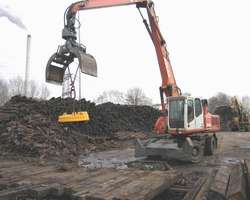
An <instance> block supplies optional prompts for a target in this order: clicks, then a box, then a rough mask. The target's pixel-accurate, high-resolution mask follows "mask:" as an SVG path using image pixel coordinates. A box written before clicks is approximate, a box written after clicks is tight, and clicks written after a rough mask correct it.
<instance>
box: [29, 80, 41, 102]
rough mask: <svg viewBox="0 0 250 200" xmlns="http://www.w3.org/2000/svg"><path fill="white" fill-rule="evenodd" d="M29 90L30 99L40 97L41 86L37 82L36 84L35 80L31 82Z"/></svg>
mask: <svg viewBox="0 0 250 200" xmlns="http://www.w3.org/2000/svg"><path fill="white" fill-rule="evenodd" d="M28 88H29V90H28V96H29V97H32V98H34V97H36V96H38V95H39V86H38V84H37V82H35V81H34V80H31V81H29V83H28Z"/></svg>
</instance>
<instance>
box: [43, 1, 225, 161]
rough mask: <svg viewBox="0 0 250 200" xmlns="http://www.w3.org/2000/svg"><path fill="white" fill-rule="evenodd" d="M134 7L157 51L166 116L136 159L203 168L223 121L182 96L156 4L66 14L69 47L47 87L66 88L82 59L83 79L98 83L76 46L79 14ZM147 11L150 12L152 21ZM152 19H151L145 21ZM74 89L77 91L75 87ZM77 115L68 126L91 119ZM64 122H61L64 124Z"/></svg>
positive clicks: (51, 66) (82, 4)
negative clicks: (65, 80)
mask: <svg viewBox="0 0 250 200" xmlns="http://www.w3.org/2000/svg"><path fill="white" fill-rule="evenodd" d="M129 5H135V6H136V8H137V9H138V11H139V14H140V16H141V17H142V19H143V23H144V25H145V27H146V30H147V32H148V34H149V36H150V39H151V40H152V42H153V45H154V47H155V51H156V56H157V60H158V64H159V68H160V74H161V79H162V84H161V86H160V87H159V91H160V100H161V113H162V114H161V116H160V117H159V118H158V119H157V121H156V123H155V126H154V132H155V136H154V137H152V138H149V139H147V140H137V141H136V149H135V156H137V157H148V158H150V157H157V158H158V157H160V158H161V159H165V158H166V159H168V158H174V159H180V160H184V161H191V162H193V163H196V162H199V161H200V160H201V158H202V156H203V155H212V154H213V152H214V150H215V149H216V147H217V136H216V132H217V131H219V130H220V118H219V116H217V115H212V114H210V113H209V112H208V101H207V100H206V99H201V98H198V97H191V96H186V95H182V93H181V90H180V88H179V87H178V86H177V83H176V80H175V76H174V73H173V69H172V66H171V62H170V59H169V53H168V51H167V48H166V41H165V39H164V37H163V35H162V33H161V31H160V28H159V23H158V16H157V15H156V13H155V7H154V2H153V1H151V0H83V1H79V2H76V3H73V4H71V5H70V6H69V7H68V8H67V9H66V11H65V13H64V28H63V30H62V38H63V39H64V40H65V44H64V45H62V46H59V47H58V50H57V52H56V53H55V54H53V55H52V56H51V58H50V59H49V61H48V63H47V66H46V81H47V82H49V83H54V84H59V85H60V84H62V83H63V77H64V74H65V70H66V69H67V68H69V67H70V64H71V63H72V62H73V61H74V59H78V63H79V66H78V67H79V68H80V70H81V72H82V73H85V74H88V75H91V76H95V77H97V64H96V60H95V58H94V57H93V56H92V55H90V54H88V53H87V51H86V47H85V46H84V45H82V44H80V43H79V42H77V32H76V25H75V23H76V14H77V12H79V11H83V10H87V9H99V8H107V7H114V6H129ZM142 9H145V10H146V13H147V17H145V16H144V15H143V12H142ZM146 18H147V19H146ZM73 88H74V87H73ZM81 113H85V115H86V112H79V113H77V112H73V113H72V114H67V115H66V118H65V120H61V122H63V123H67V122H70V121H71V120H72V121H76V120H74V119H75V118H78V119H79V120H78V122H79V121H81V120H82V121H84V120H85V119H86V116H85V117H84V116H81ZM60 117H61V119H62V116H59V118H60Z"/></svg>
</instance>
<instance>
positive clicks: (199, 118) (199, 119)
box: [194, 98, 204, 128]
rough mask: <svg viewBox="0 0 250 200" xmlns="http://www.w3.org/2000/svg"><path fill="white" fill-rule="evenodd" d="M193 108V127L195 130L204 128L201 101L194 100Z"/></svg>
mask: <svg viewBox="0 0 250 200" xmlns="http://www.w3.org/2000/svg"><path fill="white" fill-rule="evenodd" d="M194 108H195V126H196V128H204V118H203V110H202V105H201V100H200V99H199V98H195V99H194Z"/></svg>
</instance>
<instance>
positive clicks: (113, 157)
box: [78, 149, 143, 169]
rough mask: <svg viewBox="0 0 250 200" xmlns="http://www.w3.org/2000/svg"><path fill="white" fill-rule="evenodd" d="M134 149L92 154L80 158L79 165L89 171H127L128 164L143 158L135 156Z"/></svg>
mask: <svg viewBox="0 0 250 200" xmlns="http://www.w3.org/2000/svg"><path fill="white" fill-rule="evenodd" d="M134 154H135V153H134V149H124V150H112V151H103V152H97V153H91V154H89V155H87V156H83V155H82V156H80V158H79V161H78V165H79V166H81V167H85V168H88V169H99V168H114V169H126V168H128V166H127V165H126V163H130V162H133V161H136V160H140V159H143V158H136V157H135V156H134Z"/></svg>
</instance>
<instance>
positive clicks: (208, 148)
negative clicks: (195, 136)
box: [204, 136, 217, 156]
mask: <svg viewBox="0 0 250 200" xmlns="http://www.w3.org/2000/svg"><path fill="white" fill-rule="evenodd" d="M216 146H217V142H216V140H215V138H214V137H213V136H209V137H207V138H206V140H205V149H204V150H205V151H204V154H205V155H206V156H211V155H213V154H214V150H215V149H216Z"/></svg>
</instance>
